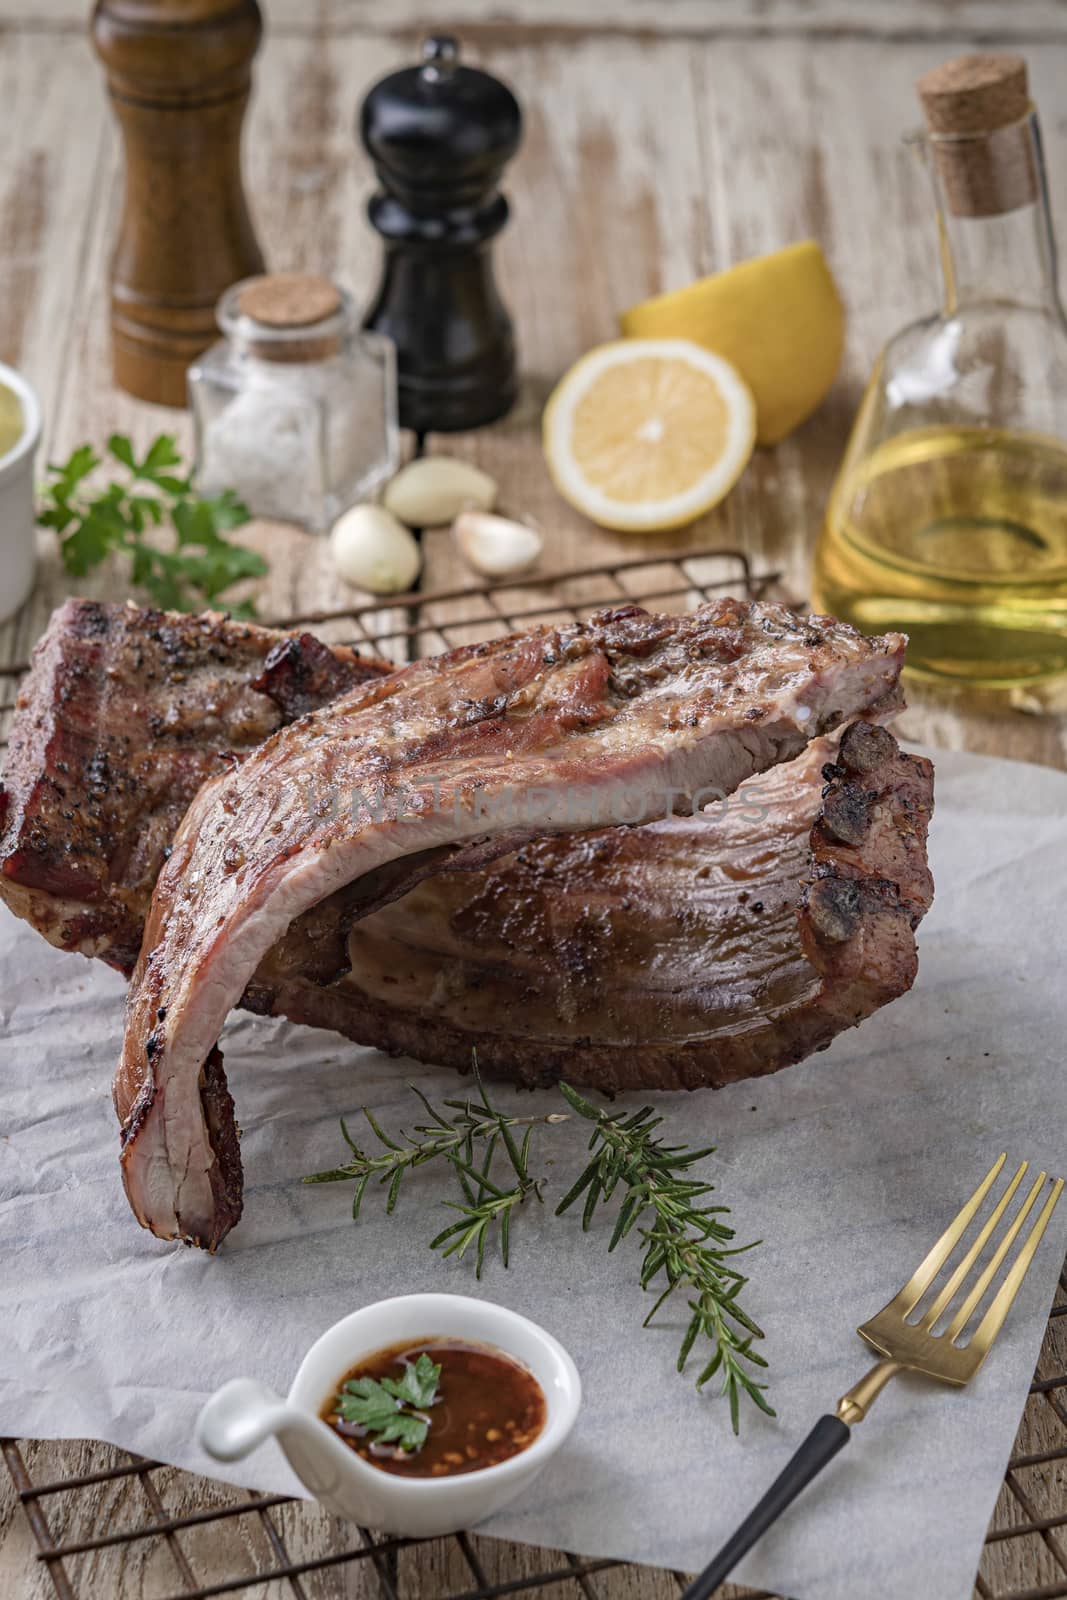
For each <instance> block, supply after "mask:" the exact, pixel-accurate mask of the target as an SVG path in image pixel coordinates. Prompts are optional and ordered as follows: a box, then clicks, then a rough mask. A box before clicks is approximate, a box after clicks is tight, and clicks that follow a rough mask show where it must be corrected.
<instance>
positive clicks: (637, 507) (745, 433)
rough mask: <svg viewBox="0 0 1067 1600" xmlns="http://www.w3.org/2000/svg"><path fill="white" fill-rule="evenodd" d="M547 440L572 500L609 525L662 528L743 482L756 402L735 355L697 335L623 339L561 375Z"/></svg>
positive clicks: (551, 463)
mask: <svg viewBox="0 0 1067 1600" xmlns="http://www.w3.org/2000/svg"><path fill="white" fill-rule="evenodd" d="M543 438H544V451H545V460H546V462H547V464H548V470H549V472H550V473H551V474H552V479H553V481H554V483H555V485H556V488H557V489H558V490H559V492H560V494H561V495H562V496H563V498H564V499H565V500H567V501H569V502H570V504H571V505H572V506H575V507H576V508H577V510H579V511H582V512H584V513H585V515H586V516H587V517H590V518H591V519H592V520H593V521H594V522H596V523H599V524H600V526H601V527H602V528H616V529H619V530H620V531H622V532H629V533H647V532H654V531H658V530H659V529H664V528H678V527H681V526H682V524H683V523H686V522H692V521H693V520H694V518H696V517H699V516H700V515H701V514H702V513H703V512H705V511H709V510H710V509H711V507H712V506H714V505H717V504H718V502H719V501H720V500H721V499H722V498H723V496H724V495H725V494H726V493H728V491H729V490H730V489H731V488H732V487H733V485H734V484H735V483H736V482H737V479H738V478H739V477H740V475H741V473H742V471H743V470H744V467H745V463H746V462H747V461H748V458H749V456H750V455H751V454H752V449H753V446H754V444H755V439H756V405H755V401H754V400H753V398H752V395H751V393H750V392H749V390H748V388H747V387H746V385H745V383H744V380H743V379H742V378H741V377H740V376H739V374H738V373H737V372H736V371H735V370H734V368H733V367H732V366H731V365H730V363H729V362H728V361H724V360H723V358H722V357H721V356H717V355H714V354H713V353H712V352H711V351H710V350H702V349H701V348H700V346H699V345H696V344H693V343H691V342H690V341H689V340H688V339H619V340H616V341H615V342H614V343H612V344H602V345H599V346H598V347H597V348H596V349H595V350H590V351H589V353H588V354H587V355H584V356H582V358H581V360H580V361H577V362H575V364H574V366H573V367H571V369H570V371H569V372H568V373H566V375H565V376H564V377H563V378H562V379H561V380H560V382H559V383H558V384H557V386H556V388H555V389H554V390H553V392H552V394H551V395H550V397H549V401H548V404H547V406H546V407H545V414H544V420H543Z"/></svg>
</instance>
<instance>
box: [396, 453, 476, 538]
mask: <svg viewBox="0 0 1067 1600" xmlns="http://www.w3.org/2000/svg"><path fill="white" fill-rule="evenodd" d="M495 500H496V484H495V483H494V482H493V480H492V478H490V477H489V476H488V474H487V473H484V472H479V471H478V468H477V467H472V466H471V465H470V463H469V462H467V461H455V460H453V459H452V457H451V456H422V457H421V458H420V459H419V460H418V461H409V462H408V464H407V466H406V467H401V469H400V471H399V472H398V473H397V475H396V477H395V478H393V479H392V481H391V482H390V483H389V485H388V486H387V488H386V490H385V493H384V494H383V495H382V504H383V505H384V506H385V508H386V510H387V511H391V512H392V513H393V515H394V517H399V518H400V520H401V522H406V523H407V525H408V527H409V528H440V527H442V526H443V525H444V524H445V523H447V522H451V521H452V518H453V517H456V516H458V515H459V513H460V512H461V511H462V510H464V508H465V507H467V506H474V507H476V508H477V509H478V510H480V511H491V510H492V507H493V504H494V502H495Z"/></svg>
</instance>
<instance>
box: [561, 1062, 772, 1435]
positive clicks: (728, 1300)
mask: <svg viewBox="0 0 1067 1600" xmlns="http://www.w3.org/2000/svg"><path fill="white" fill-rule="evenodd" d="M560 1090H561V1092H562V1093H563V1095H564V1098H565V1099H566V1100H567V1103H568V1104H569V1105H570V1106H571V1107H572V1108H573V1109H574V1110H575V1111H576V1112H577V1113H578V1115H579V1116H581V1117H585V1118H586V1119H587V1120H588V1121H590V1122H592V1123H593V1124H594V1128H593V1133H592V1137H591V1138H590V1141H589V1148H590V1150H591V1151H592V1152H593V1159H592V1160H591V1161H590V1162H589V1164H588V1166H587V1167H586V1168H585V1171H584V1172H583V1173H582V1175H581V1176H580V1177H579V1179H578V1181H577V1182H576V1183H575V1184H574V1185H573V1186H572V1187H571V1188H570V1189H569V1190H568V1192H567V1193H566V1194H565V1195H564V1197H563V1199H562V1200H561V1201H560V1203H559V1205H558V1206H557V1207H556V1215H557V1216H561V1215H562V1214H563V1213H564V1212H565V1211H568V1210H569V1209H570V1207H571V1206H572V1205H574V1204H575V1202H576V1201H577V1200H579V1199H581V1197H582V1196H583V1195H584V1196H585V1200H584V1205H583V1209H582V1227H583V1228H584V1229H588V1228H589V1226H590V1224H591V1222H592V1220H593V1217H594V1215H595V1213H596V1209H597V1206H598V1205H600V1204H601V1203H605V1202H607V1201H610V1200H611V1199H612V1197H613V1196H614V1195H615V1194H616V1192H619V1193H621V1196H622V1200H621V1204H620V1206H619V1211H618V1216H617V1217H616V1220H615V1229H614V1232H613V1233H612V1235H611V1241H610V1243H609V1244H608V1249H609V1251H610V1250H614V1249H615V1247H616V1246H617V1245H618V1244H620V1243H621V1242H622V1240H623V1239H625V1238H626V1237H627V1236H628V1235H629V1234H630V1233H631V1232H633V1231H634V1229H635V1228H636V1230H637V1233H638V1235H639V1237H640V1238H641V1240H642V1242H643V1244H644V1259H643V1261H642V1263H641V1287H642V1289H650V1288H651V1287H652V1286H653V1284H654V1283H657V1281H658V1282H659V1283H662V1284H663V1288H662V1291H661V1293H660V1294H659V1296H658V1298H657V1300H656V1303H655V1305H654V1306H653V1307H652V1309H651V1311H650V1312H649V1313H648V1316H647V1317H646V1318H645V1321H644V1326H645V1327H646V1328H647V1327H648V1325H649V1323H650V1322H651V1321H652V1319H653V1317H654V1316H655V1315H656V1313H657V1311H659V1309H660V1307H661V1306H662V1305H663V1304H664V1303H665V1302H666V1301H667V1300H669V1299H670V1297H671V1295H672V1294H674V1292H675V1290H676V1289H683V1290H686V1291H688V1292H689V1293H691V1294H692V1296H693V1298H692V1299H690V1300H688V1301H687V1304H688V1307H689V1310H690V1312H691V1313H692V1315H691V1316H690V1319H689V1322H688V1324H687V1326H686V1330H685V1333H684V1335H683V1337H682V1344H681V1349H680V1350H679V1352H678V1371H679V1372H682V1371H684V1370H685V1366H686V1362H687V1361H688V1359H689V1355H690V1352H691V1351H692V1349H693V1345H694V1344H695V1343H696V1340H697V1339H698V1337H700V1336H701V1335H703V1336H704V1337H705V1338H707V1339H708V1340H709V1341H710V1342H711V1346H712V1350H711V1355H710V1357H709V1359H708V1360H707V1362H706V1363H705V1365H704V1366H703V1367H702V1369H701V1372H700V1375H699V1376H698V1378H697V1388H698V1389H700V1388H702V1387H703V1386H704V1384H705V1383H707V1382H709V1380H710V1379H711V1378H713V1377H714V1376H715V1374H716V1373H719V1372H721V1374H722V1387H721V1390H720V1392H721V1393H722V1394H725V1395H726V1396H727V1397H728V1398H729V1402H730V1420H731V1422H732V1424H733V1430H734V1432H735V1433H737V1432H738V1430H739V1426H740V1423H739V1415H740V1396H741V1392H742V1391H744V1393H745V1394H747V1395H748V1396H749V1398H750V1399H751V1400H753V1401H754V1402H755V1403H756V1405H757V1406H758V1407H759V1409H760V1410H761V1411H765V1412H766V1413H767V1415H768V1416H772V1417H773V1416H774V1415H775V1413H774V1410H773V1409H772V1407H771V1405H770V1403H769V1402H768V1401H767V1400H766V1398H765V1397H764V1390H765V1389H766V1387H767V1386H766V1384H764V1383H759V1382H758V1381H757V1380H756V1378H755V1377H754V1375H753V1374H752V1373H751V1372H750V1371H748V1370H747V1368H748V1367H749V1366H755V1367H759V1368H766V1366H767V1362H766V1360H765V1358H764V1357H763V1356H762V1355H761V1354H760V1352H759V1351H758V1350H757V1349H755V1348H754V1344H753V1341H754V1340H756V1339H762V1338H763V1330H762V1329H761V1328H760V1327H759V1326H758V1324H757V1323H755V1322H754V1321H753V1320H752V1318H751V1317H750V1316H749V1315H748V1313H747V1312H746V1311H745V1310H743V1308H742V1307H741V1306H740V1305H739V1304H738V1298H737V1297H738V1294H739V1293H740V1291H741V1290H742V1289H743V1288H744V1286H745V1284H746V1283H747V1282H748V1279H747V1278H746V1277H744V1275H743V1274H742V1273H740V1272H738V1271H737V1270H736V1268H734V1267H732V1266H730V1264H729V1260H728V1258H729V1257H731V1256H736V1255H741V1254H742V1253H743V1252H744V1251H746V1250H751V1249H752V1248H753V1245H754V1244H756V1243H758V1242H759V1241H758V1240H754V1241H753V1243H752V1244H747V1245H731V1243H730V1241H731V1240H732V1239H733V1238H734V1237H735V1232H734V1229H733V1228H730V1227H728V1226H727V1225H726V1224H725V1223H724V1222H723V1221H722V1220H721V1219H722V1217H723V1216H724V1215H728V1214H729V1207H728V1206H721V1205H702V1204H699V1202H700V1201H701V1200H702V1199H703V1198H704V1196H706V1195H708V1194H710V1193H711V1192H712V1190H713V1188H714V1185H713V1184H710V1183H703V1182H700V1181H699V1180H697V1179H694V1178H690V1177H687V1176H686V1173H687V1172H688V1171H689V1169H690V1168H691V1167H693V1166H694V1165H695V1164H696V1163H697V1162H698V1161H702V1160H703V1159H704V1158H705V1157H706V1156H709V1155H711V1154H712V1153H713V1149H714V1147H713V1146H709V1147H708V1148H707V1149H704V1150H687V1149H686V1148H685V1146H684V1145H669V1144H666V1143H664V1141H663V1140H662V1139H661V1138H658V1137H657V1136H656V1130H657V1129H658V1128H659V1127H661V1126H662V1124H663V1120H664V1119H663V1118H662V1117H658V1116H656V1114H655V1113H654V1111H653V1110H652V1108H651V1107H650V1106H644V1107H643V1108H642V1109H641V1110H640V1111H635V1112H633V1113H632V1114H630V1115H629V1116H627V1115H624V1114H622V1113H619V1114H617V1115H611V1114H610V1113H608V1112H607V1111H604V1110H602V1109H601V1108H600V1107H598V1106H594V1105H592V1104H591V1103H590V1102H589V1101H588V1100H585V1099H583V1098H582V1096H581V1095H580V1094H577V1093H576V1092H575V1090H574V1089H572V1088H571V1087H570V1085H569V1084H566V1083H561V1084H560ZM643 1218H644V1219H647V1221H648V1226H645V1227H641V1226H639V1224H640V1223H641V1221H642V1219H643Z"/></svg>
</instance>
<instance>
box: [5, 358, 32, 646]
mask: <svg viewBox="0 0 1067 1600" xmlns="http://www.w3.org/2000/svg"><path fill="white" fill-rule="evenodd" d="M0 383H3V384H6V386H7V387H8V388H9V389H10V390H11V391H12V393H14V394H16V395H17V396H18V399H19V404H20V405H21V407H22V433H21V435H20V437H19V438H18V440H17V441H16V443H15V444H13V445H12V447H11V449H10V450H9V451H8V452H7V454H6V455H5V456H0V622H6V621H7V619H8V617H10V616H13V615H14V613H15V612H16V611H17V610H18V608H19V606H20V605H22V603H23V601H24V600H26V599H27V598H28V596H29V593H30V590H31V589H32V588H33V580H34V578H35V577H36V574H37V533H36V517H35V515H34V481H33V462H34V456H35V454H36V451H37V445H38V442H39V441H40V437H41V407H40V405H39V403H38V400H37V396H36V394H35V393H34V392H33V390H32V389H31V388H30V386H29V384H28V383H27V382H26V379H25V378H24V377H23V376H22V374H21V373H20V372H16V371H15V369H14V367H7V366H5V365H4V364H3V362H0Z"/></svg>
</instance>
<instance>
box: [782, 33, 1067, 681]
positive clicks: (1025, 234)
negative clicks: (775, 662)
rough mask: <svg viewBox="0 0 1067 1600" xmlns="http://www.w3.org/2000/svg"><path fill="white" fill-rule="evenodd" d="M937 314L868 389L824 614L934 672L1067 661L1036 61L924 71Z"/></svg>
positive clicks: (818, 578)
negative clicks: (1032, 78)
mask: <svg viewBox="0 0 1067 1600" xmlns="http://www.w3.org/2000/svg"><path fill="white" fill-rule="evenodd" d="M919 94H920V98H921V100H922V103H923V108H924V112H925V115H926V121H927V132H926V134H925V136H924V137H923V136H916V137H917V142H918V143H919V144H920V146H921V148H922V151H923V154H924V158H925V163H926V165H927V167H928V169H929V172H930V175H931V177H932V180H933V184H934V193H935V201H936V208H937V221H938V227H939V231H940V239H941V256H942V266H943V272H944V280H945V298H944V306H943V309H942V310H941V311H940V312H939V313H938V314H937V315H936V316H932V317H928V318H926V319H924V320H922V321H919V322H915V323H913V324H911V325H910V326H908V327H906V328H904V329H902V330H901V331H900V332H899V333H898V334H896V336H895V337H894V338H892V339H891V340H890V341H889V343H888V345H887V346H886V347H885V349H884V350H883V352H882V354H881V356H880V357H879V359H878V362H877V364H876V367H875V370H874V373H873V375H872V377H871V380H870V382H869V384H868V387H867V391H866V394H865V396H864V399H863V402H862V404H861V407H860V411H859V414H858V416H857V419H856V422H855V425H854V427H853V431H852V436H851V438H850V440H849V444H848V447H847V450H846V453H845V457H844V460H843V462H842V465H841V468H840V470H839V473H838V476H837V481H836V483H835V485H834V488H833V491H832V494H831V498H830V503H829V507H828V511H827V518H826V525H825V528H824V530H823V533H822V536H821V539H820V542H819V547H818V550H817V553H816V562H815V573H814V579H813V590H814V603H815V606H816V609H817V610H820V611H826V612H830V613H832V614H833V615H834V616H838V617H841V618H843V619H845V620H847V621H849V622H852V623H854V624H855V625H856V626H857V627H859V628H861V629H863V630H864V631H865V632H882V631H884V630H885V629H887V628H900V629H902V630H903V631H904V632H906V633H907V634H909V636H910V640H911V643H910V646H909V649H908V663H909V666H910V667H911V668H912V669H913V670H916V671H918V672H919V673H920V674H922V675H923V676H927V677H931V678H934V679H940V680H942V681H945V680H952V681H955V682H962V683H970V684H975V685H982V686H992V687H1006V686H1015V685H1019V684H1026V683H1039V682H1041V681H1044V680H1051V679H1054V678H1057V677H1059V676H1061V675H1062V674H1065V673H1067V320H1065V318H1064V312H1063V308H1062V306H1061V304H1060V301H1059V298H1058V294H1057V287H1056V257H1055V245H1054V239H1053V233H1052V226H1051V220H1050V216H1049V205H1048V194H1047V190H1046V184H1045V172H1044V165H1043V160H1042V150H1041V138H1040V130H1039V126H1038V121H1037V116H1036V113H1035V111H1034V109H1033V107H1032V106H1031V104H1030V100H1029V94H1028V89H1027V79H1026V65H1025V63H1024V62H1023V61H1021V60H1020V59H1019V58H1018V57H1013V56H964V57H960V58H959V59H958V60H956V61H951V62H948V63H947V64H946V65H944V66H942V67H939V68H936V69H935V70H934V71H933V72H929V73H927V74H926V75H925V76H924V77H923V78H922V79H920V81H919Z"/></svg>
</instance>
